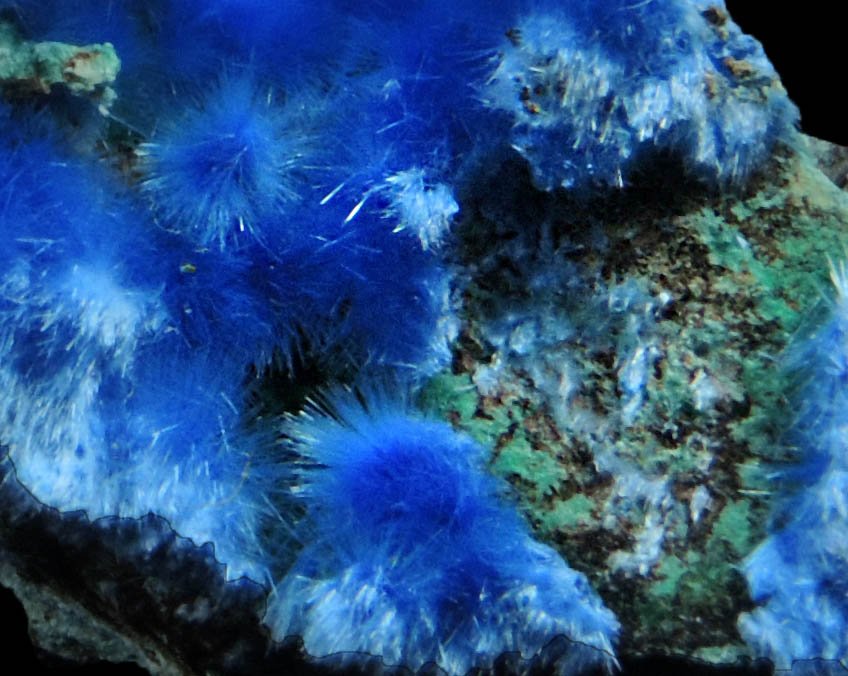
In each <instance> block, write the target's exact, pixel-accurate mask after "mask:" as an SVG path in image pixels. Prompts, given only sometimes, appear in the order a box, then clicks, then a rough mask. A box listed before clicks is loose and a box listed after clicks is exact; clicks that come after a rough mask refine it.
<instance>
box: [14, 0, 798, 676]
mask: <svg viewBox="0 0 848 676" xmlns="http://www.w3.org/2000/svg"><path fill="white" fill-rule="evenodd" d="M0 5H1V6H2V8H3V14H2V17H3V24H2V26H3V31H4V32H3V35H8V36H11V37H10V38H9V40H10V44H12V45H18V46H19V47H18V49H22V48H21V47H20V45H27V49H30V50H31V45H33V44H40V43H45V42H47V41H64V42H68V43H73V44H93V43H98V44H100V43H102V44H103V45H107V44H108V47H104V48H103V50H104V51H109V50H112V49H114V51H115V53H117V55H118V57H119V58H120V59H121V61H122V64H123V71H122V75H121V77H120V78H119V79H118V80H117V81H116V83H115V84H114V87H115V91H116V92H117V95H118V98H117V100H114V101H113V100H112V99H113V97H111V96H110V97H109V101H108V104H109V106H111V107H109V106H107V105H104V104H103V100H102V99H100V100H97V99H96V100H95V101H94V105H91V104H90V103H89V102H88V101H78V100H76V99H74V98H73V95H74V94H78V93H80V90H83V91H88V88H87V87H80V86H79V80H80V78H79V75H78V73H79V72H80V65H79V63H77V62H76V61H75V62H74V63H73V64H68V63H59V64H58V65H56V64H54V66H56V67H57V68H58V71H57V72H61V73H63V74H64V75H63V77H62V78H59V79H57V81H56V82H52V81H51V83H49V84H48V85H46V86H45V87H44V88H43V89H44V90H45V92H46V90H48V89H50V88H51V87H52V88H53V91H51V92H50V93H49V96H47V95H46V93H45V98H44V99H43V100H38V101H32V100H30V99H31V96H30V94H31V92H27V96H26V97H22V96H21V95H20V91H19V88H17V87H16V86H12V85H13V84H15V83H18V82H20V81H26V80H27V77H28V76H27V75H26V74H27V73H28V72H29V70H27V69H30V68H31V64H30V63H28V62H25V60H23V61H22V63H23V65H21V66H20V67H19V68H18V66H16V65H15V64H16V63H18V61H15V62H11V61H7V59H8V57H7V56H6V55H5V53H4V52H0V75H2V80H3V83H4V84H5V85H6V88H5V90H4V91H5V92H6V95H7V98H8V99H9V102H10V104H9V105H7V106H5V107H4V108H3V109H2V111H0V115H2V119H0V125H2V132H3V133H2V139H0V186H2V187H0V196H1V197H2V200H0V232H2V233H3V236H4V241H5V242H6V245H5V246H4V249H3V254H2V261H3V265H2V272H0V320H2V323H0V389H2V391H3V392H4V394H3V397H2V399H0V425H2V428H0V439H2V442H3V443H4V444H5V445H7V446H8V448H9V453H10V457H11V458H12V459H13V461H14V463H15V466H16V468H17V473H18V478H19V479H20V481H21V482H22V483H23V484H24V485H26V486H27V487H28V488H29V490H31V491H32V492H33V494H34V495H35V496H36V497H37V498H38V499H39V500H41V501H43V502H44V503H46V504H49V505H52V506H54V507H57V508H59V509H61V510H71V509H81V510H85V511H86V512H87V514H88V515H89V516H91V517H98V516H104V515H117V516H133V517H138V516H141V515H144V514H146V513H147V512H154V513H156V514H158V515H161V516H163V517H165V518H167V519H168V520H169V522H170V523H171V525H172V526H173V527H174V529H175V530H176V531H177V532H178V533H180V534H181V535H184V536H186V537H190V538H192V539H194V540H195V541H196V542H198V543H202V542H206V541H210V542H212V543H213V544H214V546H215V548H216V555H217V556H218V557H219V559H220V560H221V561H222V562H224V563H225V564H226V565H227V567H228V568H227V570H228V573H227V574H228V576H229V577H231V578H233V577H237V576H240V575H249V576H251V577H254V578H255V579H257V580H259V581H261V582H263V583H265V582H267V583H269V584H271V583H273V584H274V586H275V591H274V595H273V602H272V604H271V605H270V609H269V614H268V616H267V618H266V621H267V623H268V624H269V626H270V627H271V629H272V632H273V633H274V636H275V637H276V638H280V639H281V638H283V637H284V636H285V635H286V634H289V633H298V634H302V635H303V637H304V639H305V643H306V647H307V649H308V650H309V651H311V652H314V653H316V654H326V653H331V652H336V651H356V650H359V651H369V652H372V653H376V654H381V655H384V656H385V658H386V659H387V660H389V661H391V662H397V663H405V664H409V665H410V666H413V667H415V668H417V667H418V666H420V665H421V664H423V663H425V662H427V661H430V660H434V661H436V662H437V663H439V664H440V665H441V666H444V667H445V668H447V669H449V670H450V671H452V672H455V673H461V672H464V671H465V670H466V669H468V668H470V667H472V666H474V665H477V664H490V663H491V662H492V660H493V659H494V657H495V656H497V655H498V654H499V653H501V652H503V651H505V650H518V651H521V652H522V653H524V654H525V656H529V655H531V654H533V653H535V652H537V651H539V650H540V649H541V648H542V647H543V646H544V645H545V644H546V642H547V640H548V639H550V638H552V637H553V636H554V635H556V634H564V635H566V636H567V637H568V638H570V639H573V640H575V641H578V642H579V646H578V647H575V648H574V649H573V650H570V651H567V657H566V659H565V660H564V661H562V663H561V667H562V668H563V669H566V670H568V669H577V668H578V667H580V666H582V665H584V664H589V663H599V664H602V665H612V664H613V663H614V657H613V656H612V649H613V644H614V642H615V639H616V635H617V632H618V622H617V620H616V619H615V617H614V616H613V615H612V613H611V612H610V611H609V610H607V609H606V608H605V607H604V606H603V604H602V603H601V601H600V600H599V598H598V597H597V595H596V594H595V593H594V592H593V591H592V590H591V589H590V587H589V584H588V581H587V579H586V577H585V576H584V575H583V574H581V573H578V572H575V571H573V570H571V569H570V568H569V567H568V566H567V564H566V563H565V562H564V561H563V560H562V559H561V558H559V556H558V555H557V554H556V553H555V552H554V551H553V550H552V549H550V548H548V547H546V546H544V545H541V544H539V543H537V542H535V541H534V540H533V539H532V537H531V536H530V534H529V531H528V529H527V527H526V526H525V524H524V523H523V521H522V519H521V517H520V516H519V515H518V514H517V512H515V511H514V507H512V506H511V505H510V504H509V497H508V495H507V493H508V491H507V490H506V487H505V485H502V484H501V483H499V482H498V481H496V480H495V479H494V478H493V477H491V476H490V475H489V474H488V473H487V468H486V459H487V455H486V454H487V450H486V449H484V448H482V447H480V446H478V445H477V444H475V443H474V442H472V441H471V440H469V439H468V438H466V437H464V436H462V435H460V434H458V433H456V432H454V431H453V430H451V429H450V427H449V426H447V425H446V424H444V423H439V422H432V421H428V420H426V419H424V418H423V417H422V416H420V415H419V414H418V413H416V412H415V411H414V410H413V409H412V406H411V404H410V403H408V401H403V402H397V401H396V402H392V401H389V399H390V397H389V396H388V395H387V394H386V393H385V392H381V393H379V394H378V395H374V394H373V392H375V391H376V390H375V389H374V388H373V387H372V386H371V385H369V382H370V381H371V380H372V379H374V378H379V377H383V376H386V375H387V374H389V375H390V377H391V378H392V379H393V381H394V382H398V383H402V386H400V389H413V390H414V389H415V388H416V387H417V386H418V385H419V384H420V383H421V381H422V380H423V379H424V378H425V377H427V376H429V375H431V374H433V373H434V372H436V371H438V370H439V369H441V368H444V367H445V366H446V365H447V363H448V360H449V357H450V352H449V345H450V342H451V341H452V340H453V339H454V338H455V336H456V331H457V318H456V295H457V294H456V293H455V291H456V288H457V286H458V285H459V282H458V281H457V280H456V279H454V277H453V276H452V273H451V268H450V265H449V263H448V257H446V256H445V255H444V254H445V250H448V249H450V247H451V232H450V230H451V224H452V222H453V220H454V219H455V218H456V217H457V214H458V213H461V206H462V205H461V195H462V194H469V193H471V192H473V190H474V189H475V176H476V175H477V172H478V171H479V170H480V167H485V166H486V165H488V164H494V163H498V162H502V161H503V160H504V158H505V157H507V158H508V157H512V158H513V159H514V157H515V154H516V153H517V155H518V157H520V158H522V159H523V161H526V162H527V164H528V166H529V169H530V171H531V172H532V174H533V176H534V178H535V181H536V183H537V185H538V186H539V187H540V188H542V189H544V190H550V189H552V188H556V187H566V188H572V187H573V188H575V189H576V190H589V189H591V188H592V187H593V186H594V185H595V184H608V185H613V186H621V185H623V184H624V183H625V182H626V178H627V176H628V174H629V172H630V171H632V170H635V169H636V168H638V167H639V163H640V162H643V161H644V162H647V161H649V160H650V159H651V157H652V156H653V155H656V154H660V153H672V154H676V155H677V156H679V158H680V159H681V161H682V163H683V164H684V165H685V166H686V167H687V168H688V169H689V170H690V171H691V173H692V174H694V175H695V176H697V177H699V178H701V179H704V180H705V181H707V182H708V183H712V184H722V183H727V182H741V181H743V180H744V179H745V177H746V176H747V175H748V174H749V173H750V172H751V171H752V170H754V169H755V168H756V167H757V165H758V163H759V162H760V161H761V160H762V159H763V158H765V157H766V156H767V155H768V153H769V150H770V148H771V146H772V144H773V142H774V140H775V139H776V138H777V137H779V136H780V135H781V134H783V133H788V132H789V131H790V130H791V128H792V125H793V123H794V122H795V119H796V111H795V109H794V107H793V106H792V104H791V103H790V102H789V101H788V99H787V98H786V96H785V93H784V92H783V90H782V89H781V88H780V86H779V82H778V81H777V79H776V76H775V74H774V72H773V71H772V69H771V67H770V65H769V64H768V62H767V60H766V59H765V57H764V55H763V53H762V50H761V49H760V47H759V45H758V44H757V43H756V42H754V41H753V40H752V39H750V38H747V37H746V36H743V35H742V34H741V33H740V32H739V30H738V29H737V28H736V26H735V25H734V24H733V23H732V22H731V21H730V20H729V18H728V17H727V15H726V12H725V10H724V8H723V7H722V5H721V3H714V4H712V5H710V6H707V5H705V4H703V3H701V2H700V1H693V2H689V1H686V0H667V1H666V2H647V3H637V4H632V5H631V4H628V3H625V2H623V1H622V0H595V1H593V2H589V1H588V0H580V1H578V2H570V3H557V2H551V1H548V0H536V1H532V2H510V1H507V0H501V1H499V2H495V3H492V2H478V1H476V0H468V1H466V2H458V3H457V2H447V1H443V0H432V1H430V2H421V3H409V4H408V5H407V4H401V5H399V6H387V5H386V4H385V3H380V2H370V1H369V2H348V1H347V0H324V1H322V2H314V3H304V2H274V1H270V0H269V1H263V0H251V1H249V2H241V1H236V0H202V1H201V0H181V1H180V0H156V1H155V2H141V1H136V0H122V1H120V2H114V1H110V2H106V1H105V0H104V1H102V2H99V1H95V2H84V1H82V0H79V1H76V0H75V1H73V2H58V0H57V1H47V2H44V1H43V0H42V1H39V2H30V1H28V0H19V1H18V2H4V3H0ZM35 51H36V52H38V50H35ZM109 53H111V51H109ZM57 54H58V56H57V57H56V58H57V59H59V61H61V59H62V58H64V57H63V56H62V54H64V52H61V51H59V52H57ZM72 58H75V59H77V60H78V59H79V58H80V57H79V56H78V52H76V51H75V52H73V57H72ZM15 68H18V69H19V71H20V72H16V71H15ZM107 75H108V74H107ZM60 80H61V81H60ZM106 81H109V82H111V75H110V77H108V78H107V76H106V75H104V76H103V77H102V78H101V79H100V80H97V82H95V83H94V84H93V85H92V87H95V86H101V85H102V84H103V82H106ZM54 85H56V86H54ZM63 86H65V87H66V90H63V89H62V87H63ZM98 153H99V154H98ZM518 258H519V257H517V259H518ZM572 272H573V271H572V270H570V269H569V270H566V271H562V270H560V271H555V270H551V271H550V274H549V275H547V276H546V277H544V280H548V281H551V280H554V281H559V280H562V279H564V278H565V279H573V278H575V277H574V275H572ZM544 280H542V281H540V284H544V283H545V282H544ZM572 287H573V289H571V290H573V291H574V292H575V293H579V292H580V289H581V285H580V284H579V283H577V282H575V283H574V284H573V285H572ZM616 299H618V300H620V301H621V302H624V303H625V307H623V308H618V307H614V306H615V303H616V302H617V301H616ZM569 302H572V303H573V304H577V302H576V301H569ZM587 302H588V301H587ZM599 303H600V304H603V303H607V304H608V306H609V307H608V312H607V314H608V315H610V317H612V319H611V320H610V321H613V322H617V325H618V324H621V326H620V327H619V328H618V329H617V331H618V333H619V334H620V336H621V338H620V340H621V341H623V343H622V345H621V346H620V347H621V349H622V350H623V352H626V353H627V354H626V357H623V358H622V360H621V363H620V365H619V367H620V369H619V370H620V382H621V383H622V387H623V389H624V392H625V396H626V398H627V403H626V405H625V410H624V412H623V416H624V417H625V418H626V417H627V416H629V415H632V410H636V409H638V407H639V406H640V405H641V402H642V399H641V391H642V387H643V385H644V380H645V373H647V370H648V369H649V368H650V366H651V364H652V359H653V358H654V356H653V352H652V347H651V343H650V338H649V337H646V336H647V332H649V327H650V323H651V321H650V317H649V316H648V315H650V313H651V312H652V311H653V310H652V308H653V307H654V306H653V305H652V301H646V300H645V299H644V298H643V297H642V295H640V292H639V291H638V289H635V288H632V287H631V286H628V285H623V286H622V287H621V288H620V289H619V290H618V291H614V292H613V293H610V294H608V295H602V294H601V295H599V294H595V296H594V298H593V299H592V300H591V302H589V305H590V306H592V307H594V306H595V305H598V304H599ZM631 304H636V305H639V307H642V306H645V308H647V309H646V310H644V311H643V312H642V314H643V315H645V316H644V317H640V316H639V311H635V310H633V308H631V307H630V305H631ZM628 318H629V319H628ZM528 321H529V320H528ZM528 321H522V320H521V318H520V317H518V316H517V315H516V318H515V321H513V322H512V323H510V322H507V324H509V326H506V325H505V326H504V331H505V332H507V333H509V338H508V339H505V340H504V345H503V346H501V347H502V349H504V350H507V347H508V348H509V349H511V350H514V351H518V352H519V353H520V352H522V350H524V351H525V352H526V351H528V350H530V349H531V348H532V349H535V348H534V347H533V346H534V345H535V343H536V342H537V341H536V338H535V337H534V336H535V329H534V328H533V327H532V326H530V324H528ZM552 321H555V322H556V321H559V320H558V318H554V319H553V320H552ZM560 330H561V331H563V332H565V333H566V334H567V333H569V332H570V331H572V330H573V328H572V327H568V326H566V324H565V323H563V324H561V325H560V326H559V328H557V329H555V331H560ZM581 330H589V329H588V328H586V327H583V328H582V329H581ZM524 334H527V335H524ZM530 334H532V335H530ZM522 336H524V338H522ZM544 340H546V339H544ZM544 340H543V342H544ZM304 361H305V362H314V363H317V364H319V365H320V367H319V370H320V369H323V376H322V377H323V379H324V381H325V382H330V381H332V380H334V379H337V378H338V379H347V380H349V381H351V382H356V383H357V387H359V388H361V389H360V392H365V393H366V394H365V395H361V398H362V399H364V400H363V401H357V400H356V399H355V397H354V395H352V394H347V395H343V396H342V395H334V396H331V397H330V399H331V401H330V403H329V404H327V405H326V406H325V407H324V408H320V407H313V408H310V409H308V411H307V412H306V413H302V414H301V415H300V416H299V417H298V416H294V415H291V416H289V417H287V418H286V419H285V420H284V421H283V422H279V423H274V424H269V421H268V417H267V416H264V415H260V414H258V413H257V411H258V410H260V409H261V406H257V405H256V402H255V400H256V398H257V397H258V394H257V392H259V391H260V390H261V387H260V376H261V375H262V374H263V373H265V372H267V371H269V370H271V371H273V370H275V369H276V370H289V371H296V369H295V368H294V364H296V363H302V362H304ZM557 368H558V367H557ZM554 370H556V369H554ZM566 370H567V369H566ZM481 377H482V376H481ZM552 377H553V378H554V381H556V382H554V381H552V382H553V385H552V387H551V394H552V401H554V400H555V399H556V396H562V397H566V398H567V397H568V394H569V393H568V391H567V390H568V388H567V384H563V381H562V378H563V375H562V374H561V373H560V374H559V375H556V374H555V376H552ZM304 387H305V388H306V387H308V384H305V385H304ZM563 388H564V389H563ZM369 392H371V393H372V394H371V395H369V394H367V393H369ZM280 396H281V398H285V396H284V395H280ZM294 399H295V400H296V399H297V398H296V397H294ZM301 405H302V400H301V401H298V403H297V404H296V405H293V406H295V410H293V411H291V413H296V412H297V410H298V409H299V407H300V406H301ZM631 409H632V410H631ZM628 411H630V412H629V413H628ZM279 436H282V437H283V438H284V439H285V440H286V442H285V443H283V444H280V443H278V440H277V437H279ZM296 515H298V516H296ZM300 515H304V516H300ZM295 522H296V523H295ZM292 561H293V563H292ZM422 590H423V591H422ZM422 593H423V596H422Z"/></svg>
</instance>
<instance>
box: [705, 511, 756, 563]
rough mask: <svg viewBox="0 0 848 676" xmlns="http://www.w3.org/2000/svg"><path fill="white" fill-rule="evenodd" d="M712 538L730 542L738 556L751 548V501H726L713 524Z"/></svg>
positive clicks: (743, 554)
mask: <svg viewBox="0 0 848 676" xmlns="http://www.w3.org/2000/svg"><path fill="white" fill-rule="evenodd" d="M712 533H713V534H712V538H711V541H710V543H709V544H708V546H710V545H712V541H713V540H716V539H718V540H723V541H725V542H727V543H729V544H730V546H731V547H732V548H733V551H734V553H735V554H736V555H737V556H738V557H742V556H745V554H747V553H748V552H749V551H751V548H752V544H753V543H752V540H753V538H752V530H751V503H750V501H749V500H737V501H736V502H731V503H728V504H727V505H726V506H725V508H724V509H723V510H722V512H721V514H720V515H719V517H718V520H717V521H716V522H715V523H714V524H713V530H712Z"/></svg>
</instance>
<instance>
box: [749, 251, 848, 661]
mask: <svg viewBox="0 0 848 676" xmlns="http://www.w3.org/2000/svg"><path fill="white" fill-rule="evenodd" d="M832 277H833V282H834V286H835V287H836V298H835V300H834V302H833V304H832V308H831V316H830V318H829V319H828V321H827V322H825V323H824V324H823V325H822V326H821V327H820V328H819V329H818V331H816V332H815V333H814V334H813V335H812V336H810V337H809V338H807V339H806V340H805V341H803V342H802V343H800V344H799V345H798V346H796V347H795V348H794V350H792V351H791V352H790V354H789V356H788V359H787V362H788V364H787V366H788V368H790V369H792V371H793V372H795V373H797V374H799V376H800V380H801V383H800V386H799V388H798V392H797V393H796V396H795V401H796V403H797V406H798V413H797V418H796V420H795V423H794V425H793V428H792V430H791V433H790V442H791V444H792V445H793V446H794V447H796V448H799V449H800V451H801V453H802V454H803V457H802V461H801V464H800V465H799V466H798V467H795V468H793V469H792V470H791V471H788V472H786V476H784V484H785V485H786V486H787V488H788V489H790V493H789V495H790V497H787V498H785V499H784V503H783V504H781V505H780V506H779V511H778V513H777V514H776V515H775V519H774V520H775V527H776V532H774V533H773V534H772V535H771V536H770V537H769V538H768V539H767V540H766V541H765V542H764V543H763V544H762V545H760V546H759V547H758V548H757V549H756V550H755V551H754V552H753V553H752V554H751V555H750V556H749V557H748V559H747V560H746V562H745V565H744V572H745V575H746V577H747V578H748V585H749V587H750V589H751V595H752V597H753V599H754V601H756V602H758V603H759V604H760V607H759V608H757V609H756V610H754V611H752V612H751V613H747V614H745V615H743V616H741V617H740V619H739V630H740V633H741V634H742V636H743V638H744V639H745V640H746V641H747V642H748V643H749V644H750V645H751V646H753V647H754V648H755V649H756V651H757V653H758V654H760V655H764V656H767V657H769V658H771V659H772V660H774V662H775V664H776V666H777V667H778V668H780V669H788V668H790V667H791V666H792V662H793V660H796V659H808V658H811V657H820V658H825V659H838V660H845V659H846V658H848V638H846V633H845V626H846V623H848V603H846V592H848V585H847V584H846V581H848V537H846V532H848V453H846V450H848V449H846V446H847V445H848V437H846V427H845V423H846V411H848V277H846V270H845V268H844V266H840V267H838V268H836V267H834V269H833V274H832Z"/></svg>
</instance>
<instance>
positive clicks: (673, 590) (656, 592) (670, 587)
mask: <svg viewBox="0 0 848 676" xmlns="http://www.w3.org/2000/svg"><path fill="white" fill-rule="evenodd" d="M685 572H686V564H685V563H683V561H681V560H680V559H679V558H677V557H676V556H666V557H665V558H663V560H662V561H660V565H659V567H658V568H657V570H656V571H655V573H654V577H655V578H656V579H657V580H658V582H655V583H654V584H652V585H651V586H650V587H649V588H648V593H649V594H651V595H652V596H660V597H663V598H674V596H675V595H676V594H677V583H678V582H679V581H680V578H681V576H682V575H683V573H685Z"/></svg>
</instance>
